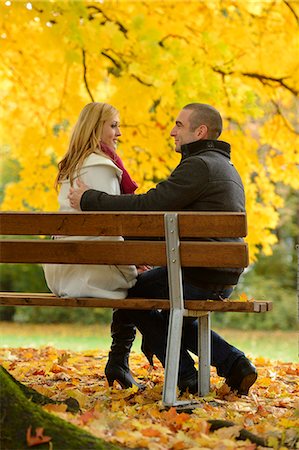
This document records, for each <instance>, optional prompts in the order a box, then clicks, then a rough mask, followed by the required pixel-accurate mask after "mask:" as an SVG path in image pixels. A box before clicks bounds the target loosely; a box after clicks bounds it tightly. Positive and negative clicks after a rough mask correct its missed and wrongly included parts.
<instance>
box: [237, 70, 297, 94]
mask: <svg viewBox="0 0 299 450" xmlns="http://www.w3.org/2000/svg"><path fill="white" fill-rule="evenodd" d="M241 75H243V76H244V77H250V78H256V79H257V80H259V81H261V82H262V83H264V82H267V81H272V82H273V83H278V84H280V85H281V86H282V87H284V88H285V89H287V90H288V91H290V92H291V93H292V94H294V95H295V96H297V95H298V94H299V91H296V89H294V88H292V87H291V86H288V85H287V84H286V83H285V81H284V79H285V78H286V77H281V78H274V77H269V76H266V75H260V74H258V73H254V72H241Z"/></svg>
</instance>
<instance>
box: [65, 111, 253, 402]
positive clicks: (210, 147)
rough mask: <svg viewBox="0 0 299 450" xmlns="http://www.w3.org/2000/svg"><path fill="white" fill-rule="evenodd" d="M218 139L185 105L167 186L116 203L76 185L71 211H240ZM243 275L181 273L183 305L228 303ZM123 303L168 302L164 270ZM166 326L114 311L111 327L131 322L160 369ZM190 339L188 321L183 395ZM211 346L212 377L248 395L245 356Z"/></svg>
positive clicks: (232, 172) (215, 125) (211, 115)
mask: <svg viewBox="0 0 299 450" xmlns="http://www.w3.org/2000/svg"><path fill="white" fill-rule="evenodd" d="M221 132H222V119H221V116H220V114H219V112H218V111H217V110H216V109H215V108H213V107H212V106H210V105H206V104H202V103H191V104H188V105H186V106H185V107H184V108H183V109H182V110H181V111H180V113H179V115H178V117H177V119H176V123H175V126H174V127H173V129H172V130H171V133H170V135H171V136H172V137H173V138H174V140H175V149H176V151H177V152H180V153H181V154H182V159H181V162H180V163H179V165H178V166H177V167H176V168H175V170H174V171H173V172H172V173H171V175H170V176H169V178H168V179H167V180H165V181H163V182H161V183H159V184H158V185H157V186H156V187H155V188H154V189H150V190H149V191H148V192H147V193H146V194H141V195H121V196H120V195H108V194H106V193H104V192H99V191H95V190H90V189H89V188H88V186H86V185H84V184H83V183H81V182H80V181H78V183H77V184H78V189H75V188H72V189H71V190H70V194H69V199H70V203H71V206H72V207H74V208H76V209H80V208H81V209H82V210H83V211H176V210H177V211H181V210H187V211H232V212H234V211H236V212H237V211H244V210H245V197H244V188H243V184H242V181H241V179H240V176H239V174H238V173H237V171H236V169H235V168H234V166H233V164H232V162H231V161H230V145H229V144H228V143H226V142H223V141H219V140H218V138H219V136H220V134H221ZM241 271H242V270H240V269H235V268H230V269H227V268H216V269H215V268H184V269H183V285H184V286H183V288H184V294H185V298H188V299H192V298H193V299H202V300H205V299H213V300H217V299H220V298H226V297H229V296H230V295H231V293H232V291H233V288H234V286H235V285H236V284H237V282H238V279H239V276H240V274H241ZM128 295H129V296H130V297H138V296H144V297H148V298H167V297H168V279H167V270H166V268H165V267H159V268H155V269H152V270H149V271H146V272H143V273H142V274H140V275H139V277H138V279H137V283H136V285H135V286H134V287H133V288H131V289H130V290H129V294H128ZM167 319H168V316H167V315H165V313H159V312H158V311H129V312H128V311H116V312H115V313H114V317H113V322H115V324H118V326H116V329H119V330H120V329H121V324H125V323H126V324H128V323H130V321H131V322H133V323H134V324H135V325H136V326H137V328H138V329H139V330H140V331H141V333H142V334H143V336H144V337H145V341H146V343H147V345H149V346H150V349H151V350H152V352H153V353H154V354H156V356H157V357H158V358H159V359H160V361H161V362H162V364H164V362H165V348H166V337H167ZM112 329H113V324H112ZM112 335H113V333H112ZM196 336H197V321H196V320H194V319H191V320H188V321H187V320H186V321H185V323H184V329H183V342H182V351H181V360H180V372H179V381H178V385H179V388H180V389H181V390H186V389H187V388H188V389H189V391H190V392H196V391H197V372H196V370H195V368H194V363H193V360H192V358H191V357H190V355H189V354H188V352H187V350H191V351H192V352H193V353H197V350H198V349H197V339H196ZM113 339H114V336H113ZM149 343H150V344H149ZM211 343H212V355H211V356H212V365H214V366H216V368H217V373H218V375H221V376H224V377H225V378H226V383H227V384H228V385H229V386H230V387H231V388H232V389H234V390H236V391H237V392H238V393H239V394H243V395H247V394H248V390H249V388H250V387H251V386H252V384H253V383H254V382H255V380H256V378H257V372H256V369H255V367H254V366H253V365H252V364H251V362H250V361H249V360H248V359H247V358H246V357H245V355H244V353H243V352H241V351H240V350H238V349H237V348H235V347H233V346H231V345H230V344H228V343H227V342H226V341H224V340H223V339H222V338H221V337H220V336H219V335H217V334H216V333H215V332H213V331H212V333H211ZM112 350H113V344H112Z"/></svg>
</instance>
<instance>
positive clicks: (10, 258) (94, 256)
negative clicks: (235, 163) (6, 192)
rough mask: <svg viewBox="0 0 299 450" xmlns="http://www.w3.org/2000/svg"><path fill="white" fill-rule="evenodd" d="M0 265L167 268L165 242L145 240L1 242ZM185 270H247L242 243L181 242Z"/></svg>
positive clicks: (246, 259)
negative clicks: (228, 268) (212, 268)
mask: <svg viewBox="0 0 299 450" xmlns="http://www.w3.org/2000/svg"><path fill="white" fill-rule="evenodd" d="M0 244H1V254H0V261H1V262H2V263H32V264H35V263H60V264H68V263H70V264H79V263H80V264H153V265H166V264H167V261H166V249H165V246H166V244H165V242H152V241H150V242H148V241H63V240H56V241H53V240H22V241H21V240H3V241H0ZM180 249H181V264H182V266H184V267H200V266H202V267H246V266H247V265H248V249H247V244H245V243H243V242H234V243H232V242H181V245H180Z"/></svg>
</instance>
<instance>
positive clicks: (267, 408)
mask: <svg viewBox="0 0 299 450" xmlns="http://www.w3.org/2000/svg"><path fill="white" fill-rule="evenodd" d="M106 360H107V352H106V351H105V352H99V351H84V352H70V351H68V352H66V351H63V350H57V349H55V348H53V347H44V348H40V349H33V348H23V349H22V348H11V349H9V348H6V349H1V350H0V362H1V363H2V365H3V366H4V367H5V368H6V369H7V370H9V372H10V373H11V374H12V375H13V376H14V377H15V378H16V379H17V380H19V381H21V382H22V383H24V384H25V385H28V386H30V387H32V388H34V389H36V390H37V391H38V392H40V393H42V394H44V395H46V396H48V397H50V398H51V399H52V400H60V401H61V400H65V399H66V398H67V397H74V398H75V399H77V401H78V402H79V405H80V411H79V412H78V413H76V414H73V413H71V412H67V411H66V409H67V406H66V405H65V404H58V405H55V404H49V405H48V406H43V409H44V410H46V411H48V412H51V413H53V414H55V415H57V416H59V417H60V418H62V419H64V420H66V421H68V422H70V423H72V424H74V425H76V426H78V427H80V428H82V429H84V430H86V431H88V432H89V433H91V434H92V435H94V436H97V437H100V438H103V439H104V440H105V441H107V442H110V443H114V444H117V445H123V446H127V447H130V448H137V447H139V448H149V449H151V450H164V449H165V450H166V449H173V450H181V449H193V450H195V449H200V448H201V449H206V448H207V449H218V450H220V449H221V450H226V449H235V448H240V449H243V450H245V449H246V450H252V449H259V450H261V449H262V448H265V447H266V446H267V448H273V449H285V448H289V449H291V448H292V449H295V448H299V443H298V436H299V395H298V394H299V378H298V375H299V364H295V363H285V362H271V361H270V360H266V359H263V358H256V359H255V360H254V363H255V364H256V366H257V369H258V373H259V377H258V380H257V382H256V384H255V385H254V386H253V387H252V389H251V391H250V395H249V396H248V397H241V398H240V397H237V396H236V395H235V394H234V393H232V392H230V391H229V389H228V387H227V386H226V385H225V384H223V381H224V380H223V379H221V378H219V377H218V376H217V375H216V373H215V371H214V370H212V376H211V393H210V395H209V396H207V397H205V398H203V399H200V398H197V397H196V396H192V395H189V394H184V396H183V398H189V399H191V400H197V401H198V402H199V406H198V407H197V408H196V409H194V410H193V412H191V411H188V412H181V411H176V410H175V409H174V408H172V409H170V410H166V409H164V408H163V406H162V403H161V392H162V387H163V369H162V367H161V366H160V365H159V363H158V362H157V366H156V367H155V368H154V369H153V368H150V367H149V366H148V365H147V364H146V360H145V359H144V357H143V356H142V355H141V354H138V353H133V354H132V357H131V367H132V371H133V373H134V374H135V376H136V377H138V378H139V379H140V381H142V382H144V383H145V384H146V389H145V390H144V391H142V392H140V391H139V392H138V391H137V390H135V389H133V388H132V389H127V390H121V389H119V388H118V386H115V387H114V388H109V387H108V385H107V383H106V380H105V377H104V367H105V364H106ZM219 419H220V420H225V421H230V422H233V423H234V424H235V426H230V427H226V428H220V429H218V430H216V431H211V430H212V429H214V428H215V426H214V425H215V423H216V422H215V420H219ZM12 421H13V418H12ZM213 421H214V422H213ZM244 430H245V431H248V432H250V433H252V434H253V435H254V436H253V437H252V436H251V435H248V436H249V439H246V440H239V439H238V437H240V435H241V437H242V438H243V439H244V438H246V433H245V436H244ZM240 433H241V434H240ZM45 434H47V430H46V429H45ZM255 437H257V440H255ZM259 439H260V440H259ZM53 450H58V449H53ZM69 450H73V449H72V448H70V449H69Z"/></svg>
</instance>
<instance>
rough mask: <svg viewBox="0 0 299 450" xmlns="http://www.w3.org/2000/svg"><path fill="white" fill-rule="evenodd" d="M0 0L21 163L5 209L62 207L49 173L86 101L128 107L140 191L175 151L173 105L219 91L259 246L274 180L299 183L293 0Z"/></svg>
mask: <svg viewBox="0 0 299 450" xmlns="http://www.w3.org/2000/svg"><path fill="white" fill-rule="evenodd" d="M115 6H116V4H115V2H113V1H105V2H103V3H101V2H95V1H94V2H92V1H76V2H70V1H55V2H40V1H34V2H27V3H24V2H11V1H10V0H8V1H6V2H5V3H4V2H2V3H1V22H2V24H1V25H2V32H1V36H0V37H1V41H2V42H1V43H2V48H3V49H2V57H1V62H0V71H1V75H2V77H1V80H2V81H1V93H2V101H1V122H2V125H1V143H2V148H3V145H5V146H6V147H5V148H6V149H7V148H9V150H10V157H11V158H12V159H13V160H17V161H18V164H19V166H20V169H19V172H18V180H17V181H14V182H12V183H10V184H7V185H6V189H5V198H4V201H3V203H2V209H19V210H23V209H41V210H53V209H54V210H55V209H56V207H57V203H56V193H55V191H54V190H53V188H52V186H53V181H54V179H55V175H56V164H57V160H59V159H60V158H61V156H62V155H63V154H64V152H65V150H66V146H67V141H68V137H69V133H70V129H71V126H72V125H73V124H74V122H75V120H76V118H77V116H78V113H79V111H80V110H81V108H82V107H83V105H84V104H86V103H87V102H89V101H93V100H95V101H107V102H111V103H112V104H114V105H115V106H117V107H118V108H119V109H120V112H121V117H122V129H123V137H122V142H121V145H120V149H119V151H120V153H121V154H122V156H123V157H124V159H125V160H126V164H127V165H128V167H129V168H130V172H131V173H132V175H133V177H134V178H136V179H137V181H138V182H139V185H140V190H139V192H144V191H145V190H147V189H148V188H149V187H150V186H152V185H153V183H156V182H157V181H159V180H161V179H163V178H165V177H166V176H167V175H168V174H169V172H170V170H171V169H172V168H173V167H174V166H175V164H176V163H177V162H178V156H177V155H176V154H175V153H174V151H173V145H172V143H170V140H169V139H168V138H167V136H168V134H169V130H170V129H171V124H172V123H173V120H174V118H175V116H176V114H177V112H178V110H179V109H180V108H181V107H182V106H183V105H184V104H186V103H188V102H190V101H194V100H195V101H201V102H206V103H211V104H213V105H215V106H216V107H217V108H219V109H220V110H221V112H222V114H223V116H224V119H225V133H224V134H223V139H224V140H228V141H229V142H231V144H232V148H233V161H234V163H235V165H236V166H237V168H238V170H239V171H240V173H241V176H242V179H243V180H244V183H245V187H246V195H247V208H248V219H249V237H248V242H249V245H250V250H251V256H252V258H254V257H255V256H256V255H257V253H258V252H259V250H262V251H263V252H265V253H269V252H270V251H271V246H272V245H273V243H274V242H275V241H276V240H277V237H276V235H275V234H274V233H273V230H274V229H275V227H276V226H277V223H278V212H277V208H278V207H281V206H282V204H283V196H281V195H280V193H279V192H278V191H277V189H276V186H277V184H278V183H283V184H284V185H286V186H290V187H292V188H293V189H297V188H298V185H299V176H298V168H297V166H296V164H298V162H299V155H298V123H296V119H295V113H296V108H297V109H298V99H297V95H298V78H299V76H298V73H299V70H298V58H297V57H296V56H297V50H298V16H299V12H298V10H299V5H298V2H296V1H281V0H277V1H275V0H273V1H271V2H268V1H267V2H243V1H241V0H215V1H212V2H188V3H187V2H186V3H185V2H184V3H182V2H173V1H169V2H136V1H134V2H133V1H132V2H119V3H117V8H116V7H115Z"/></svg>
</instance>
